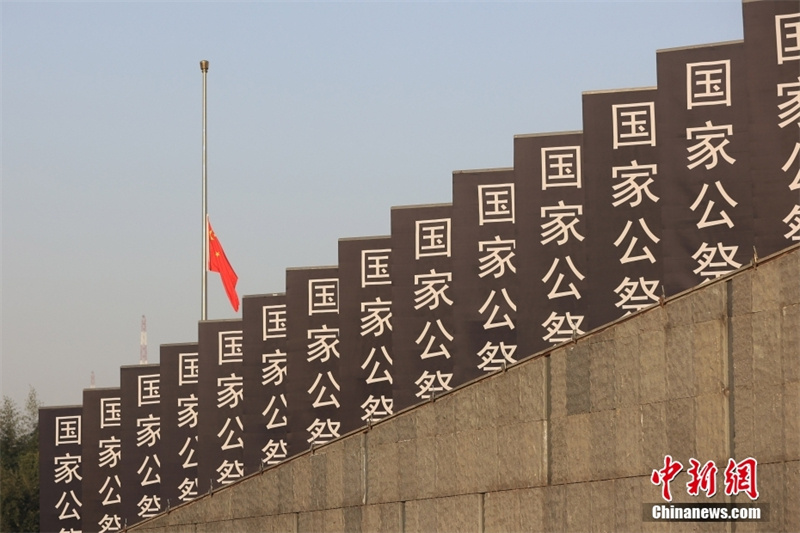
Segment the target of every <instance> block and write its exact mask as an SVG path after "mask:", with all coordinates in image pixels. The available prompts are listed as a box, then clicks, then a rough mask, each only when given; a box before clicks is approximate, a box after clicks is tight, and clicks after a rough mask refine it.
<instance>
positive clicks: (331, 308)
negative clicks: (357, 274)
mask: <svg viewBox="0 0 800 533" xmlns="http://www.w3.org/2000/svg"><path fill="white" fill-rule="evenodd" d="M338 312H339V279H338V278H325V279H310V280H308V316H311V315H315V314H320V313H338Z"/></svg>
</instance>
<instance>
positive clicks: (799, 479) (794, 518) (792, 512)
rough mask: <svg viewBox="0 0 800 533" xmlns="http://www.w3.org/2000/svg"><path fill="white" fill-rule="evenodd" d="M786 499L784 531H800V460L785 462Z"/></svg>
mask: <svg viewBox="0 0 800 533" xmlns="http://www.w3.org/2000/svg"><path fill="white" fill-rule="evenodd" d="M785 468H786V470H785V472H786V478H785V479H786V481H785V484H784V486H785V487H786V489H785V494H786V500H785V503H784V505H783V509H784V511H783V523H784V526H785V527H784V531H800V491H798V490H797V487H800V461H791V462H787V463H785Z"/></svg>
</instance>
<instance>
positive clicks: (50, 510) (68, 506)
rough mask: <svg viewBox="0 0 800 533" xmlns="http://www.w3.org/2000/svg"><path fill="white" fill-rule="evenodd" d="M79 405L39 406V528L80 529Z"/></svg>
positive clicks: (80, 448) (80, 451)
mask: <svg viewBox="0 0 800 533" xmlns="http://www.w3.org/2000/svg"><path fill="white" fill-rule="evenodd" d="M82 412H83V409H82V407H81V406H80V405H77V406H64V407H42V408H41V409H39V529H40V531H81V527H82V519H81V517H82V516H83V514H82V513H83V509H82V507H83V502H82V500H81V498H82V497H83V496H82V480H83V474H82V468H81V459H82V457H81V454H82V446H81V442H82V441H81V437H82V429H81V425H82Z"/></svg>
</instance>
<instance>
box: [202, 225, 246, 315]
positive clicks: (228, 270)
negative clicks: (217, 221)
mask: <svg viewBox="0 0 800 533" xmlns="http://www.w3.org/2000/svg"><path fill="white" fill-rule="evenodd" d="M206 223H207V224H208V270H209V271H210V272H219V275H220V277H221V278H222V285H223V286H224V287H225V293H226V294H227V295H228V300H230V302H231V305H232V306H233V310H234V311H238V310H239V295H238V294H236V282H237V281H239V277H238V276H237V275H236V272H234V271H233V267H232V266H231V264H230V262H229V261H228V258H227V257H225V251H224V250H223V249H222V245H221V244H220V242H219V240H218V239H217V235H216V234H215V233H214V230H213V229H211V221H210V220H209V219H208V218H206Z"/></svg>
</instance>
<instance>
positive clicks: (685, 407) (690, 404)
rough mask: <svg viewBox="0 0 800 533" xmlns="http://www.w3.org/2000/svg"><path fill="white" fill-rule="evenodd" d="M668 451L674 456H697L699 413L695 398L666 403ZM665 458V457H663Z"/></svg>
mask: <svg viewBox="0 0 800 533" xmlns="http://www.w3.org/2000/svg"><path fill="white" fill-rule="evenodd" d="M665 414H666V422H667V425H666V427H667V450H668V451H667V452H666V453H669V454H671V455H672V456H673V457H697V447H696V439H697V429H696V428H697V415H696V412H695V399H694V398H679V399H677V400H670V401H668V402H667V403H666V413H665ZM662 459H663V457H662Z"/></svg>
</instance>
